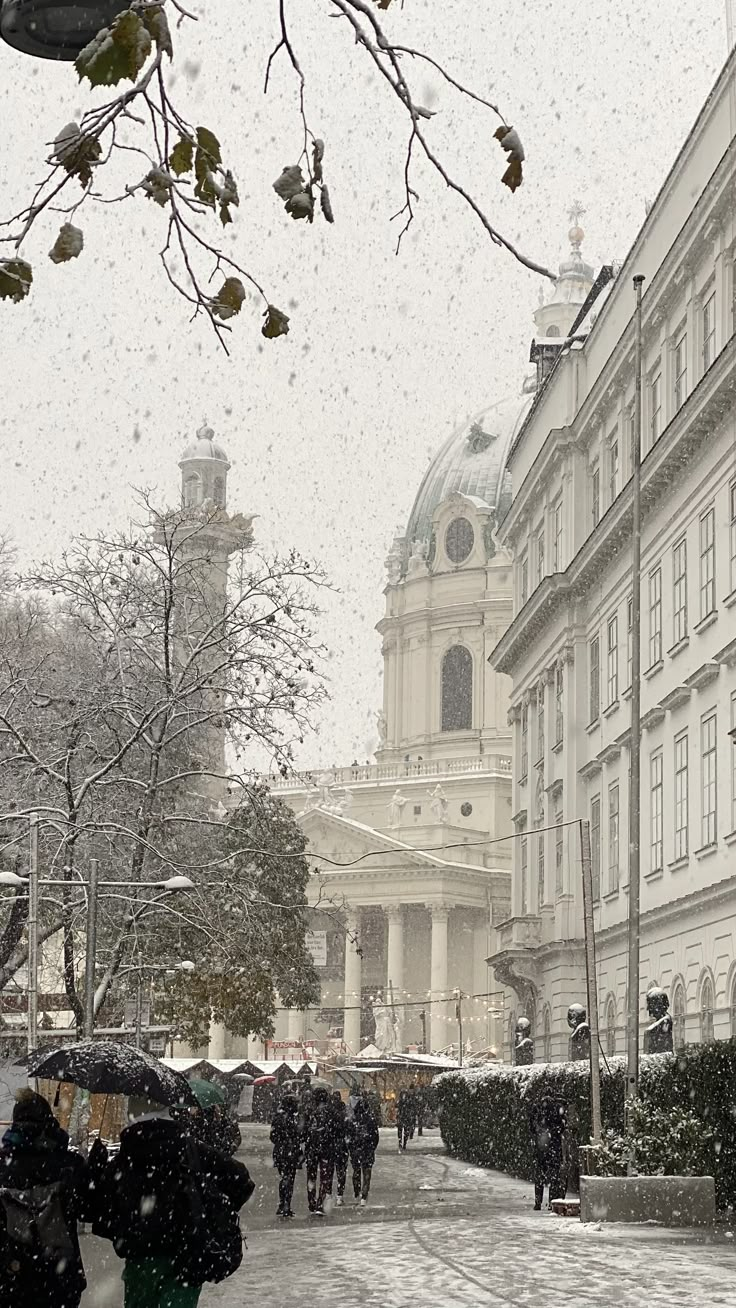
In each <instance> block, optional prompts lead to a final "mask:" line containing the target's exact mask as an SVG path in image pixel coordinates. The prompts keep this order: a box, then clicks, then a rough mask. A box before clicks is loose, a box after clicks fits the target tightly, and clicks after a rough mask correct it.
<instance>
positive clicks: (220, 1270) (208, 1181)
mask: <svg viewBox="0 0 736 1308" xmlns="http://www.w3.org/2000/svg"><path fill="white" fill-rule="evenodd" d="M185 1151H186V1156H187V1163H188V1176H187V1181H186V1185H185V1190H184V1199H185V1203H186V1205H187V1208H188V1217H189V1220H188V1223H187V1224H188V1226H189V1231H188V1236H189V1238H188V1239H187V1241H186V1247H185V1248H184V1249H183V1250H182V1252H181V1254H180V1255H179V1257H178V1258H177V1259H176V1260H175V1261H176V1272H175V1275H176V1278H177V1280H179V1281H182V1282H184V1284H186V1285H204V1284H205V1282H206V1281H209V1282H211V1283H213V1284H215V1285H216V1284H218V1283H219V1282H220V1281H224V1280H226V1279H227V1277H228V1276H232V1274H233V1272H236V1271H237V1270H238V1268H239V1267H240V1264H241V1263H242V1261H243V1244H244V1242H243V1235H242V1232H241V1230H240V1220H239V1218H238V1214H237V1213H236V1212H235V1210H234V1208H233V1206H232V1204H231V1203H230V1202H229V1201H228V1199H227V1198H226V1197H225V1195H224V1194H223V1193H222V1191H221V1190H220V1188H219V1186H218V1185H217V1182H216V1181H214V1180H213V1178H212V1177H210V1176H208V1175H207V1174H206V1173H205V1172H204V1171H203V1168H202V1164H201V1158H200V1154H199V1152H198V1150H197V1148H196V1145H195V1144H194V1142H193V1141H192V1139H191V1138H190V1137H187V1138H186V1140H185Z"/></svg>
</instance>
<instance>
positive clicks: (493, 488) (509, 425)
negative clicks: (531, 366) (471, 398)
mask: <svg viewBox="0 0 736 1308" xmlns="http://www.w3.org/2000/svg"><path fill="white" fill-rule="evenodd" d="M533 399H534V394H533V393H527V394H521V395H519V394H516V395H512V396H507V397H506V398H505V399H503V400H500V401H498V402H497V403H496V404H490V405H488V406H487V407H486V408H484V409H481V410H480V411H479V412H478V413H476V414H475V415H474V416H473V417H471V418H469V419H466V421H465V422H464V423H463V424H462V426H460V427H458V428H457V429H456V430H455V431H454V432H453V433H452V435H451V436H449V437H448V439H447V440H446V441H445V443H444V444H443V445H442V446H440V449H439V450H438V452H437V454H435V456H434V458H433V459H432V462H431V463H430V465H429V467H428V469H427V471H426V473H425V474H424V477H423V478H422V482H421V485H420V487H419V490H418V492H417V497H416V499H415V501H414V507H413V509H412V511H411V514H410V517H409V525H408V527H407V529H406V540H407V542H408V543H409V545H411V544H412V543H413V541H415V540H428V539H429V535H430V532H431V528H432V517H433V515H434V512H435V509H436V508H437V506H438V505H439V504H442V502H443V501H444V500H446V499H447V498H448V496H449V495H452V494H453V493H455V492H457V491H459V492H460V493H461V494H463V495H471V496H473V497H474V498H475V499H479V500H483V501H484V502H485V503H486V504H488V505H489V506H490V507H491V508H493V509H495V510H496V519H497V520H500V519H501V518H502V517H503V515H504V514H505V513H506V511H507V509H508V508H509V506H510V504H511V478H510V477H509V475H508V473H507V472H506V459H507V456H508V453H509V450H510V449H511V446H512V444H513V441H514V438H515V436H516V434H517V432H518V430H519V428H520V426H521V424H522V422H523V421H524V418H525V417H526V415H527V413H528V412H529V408H530V407H531V403H532V400H533Z"/></svg>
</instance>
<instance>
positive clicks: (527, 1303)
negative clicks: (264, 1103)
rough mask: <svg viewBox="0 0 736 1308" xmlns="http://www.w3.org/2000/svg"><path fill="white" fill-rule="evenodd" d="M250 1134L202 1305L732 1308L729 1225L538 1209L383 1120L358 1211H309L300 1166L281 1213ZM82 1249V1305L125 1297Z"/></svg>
mask: <svg viewBox="0 0 736 1308" xmlns="http://www.w3.org/2000/svg"><path fill="white" fill-rule="evenodd" d="M244 1134H245V1142H244V1148H243V1157H244V1159H245V1160H246V1162H247V1163H248V1165H249V1167H250V1168H251V1170H252V1172H253V1176H254V1178H255V1180H256V1182H257V1186H258V1188H257V1191H256V1194H255V1195H254V1196H253V1199H252V1200H251V1202H250V1203H249V1204H248V1206H247V1208H246V1210H245V1216H246V1221H245V1226H246V1228H247V1232H248V1251H247V1253H246V1255H245V1259H244V1262H243V1266H242V1268H241V1270H240V1272H239V1273H238V1274H237V1275H236V1276H234V1277H233V1278H232V1279H231V1280H230V1281H228V1282H226V1283H225V1284H223V1285H220V1286H208V1287H207V1288H206V1289H205V1290H204V1291H203V1294H202V1298H201V1308H242V1305H243V1304H250V1303H253V1304H257V1305H258V1308H286V1306H287V1305H289V1304H291V1303H292V1302H293V1299H294V1296H295V1295H297V1296H299V1301H301V1300H305V1301H306V1302H308V1303H309V1305H310V1308H423V1306H424V1305H426V1306H427V1308H430V1305H431V1308H444V1306H445V1305H448V1306H450V1305H453V1306H454V1305H458V1306H460V1308H483V1306H484V1305H489V1306H491V1308H493V1305H511V1306H513V1308H548V1305H550V1306H551V1305H555V1304H560V1305H564V1306H565V1308H582V1305H586V1308H589V1306H590V1305H595V1306H596V1308H598V1306H600V1308H610V1306H611V1305H613V1304H615V1305H617V1308H631V1306H633V1305H648V1308H673V1306H674V1305H675V1304H676V1305H677V1308H705V1306H706V1305H708V1306H709V1305H715V1304H718V1305H721V1304H726V1305H733V1306H734V1308H736V1250H735V1249H734V1243H735V1242H734V1240H733V1239H732V1236H731V1232H730V1231H728V1232H719V1233H718V1234H717V1235H716V1236H715V1237H711V1238H709V1237H706V1236H702V1235H695V1234H691V1233H685V1234H677V1233H675V1232H668V1231H663V1230H660V1229H657V1228H650V1227H645V1228H636V1229H634V1228H632V1227H614V1226H606V1227H602V1226H596V1227H591V1226H586V1227H582V1226H581V1225H580V1223H579V1222H578V1221H576V1220H573V1219H558V1218H554V1217H551V1216H549V1215H548V1214H547V1213H546V1212H543V1213H535V1212H534V1211H533V1209H532V1208H531V1203H530V1200H531V1195H530V1187H529V1186H528V1185H526V1184H524V1183H522V1182H519V1181H515V1180H513V1179H511V1178H509V1177H506V1176H502V1175H500V1174H499V1173H496V1172H486V1171H483V1170H481V1169H479V1168H475V1167H468V1166H467V1165H466V1164H464V1163H459V1162H457V1161H455V1160H453V1159H448V1158H446V1157H445V1156H444V1153H443V1152H442V1145H441V1141H440V1140H439V1138H438V1136H437V1133H436V1132H431V1133H430V1135H429V1136H428V1137H425V1138H424V1139H423V1140H417V1139H415V1140H414V1141H413V1143H412V1145H411V1146H410V1149H409V1152H408V1153H407V1154H406V1155H399V1154H398V1153H397V1151H396V1137H395V1135H394V1133H393V1132H388V1131H386V1132H382V1138H381V1148H380V1150H379V1154H378V1160H377V1164H376V1170H375V1173H374V1175H375V1183H374V1187H373V1190H372V1193H371V1200H370V1206H369V1207H368V1208H367V1209H365V1210H364V1211H360V1210H356V1209H355V1208H354V1207H353V1205H352V1203H350V1204H349V1206H348V1207H346V1208H344V1209H342V1210H337V1211H335V1212H333V1213H332V1214H331V1215H330V1216H329V1217H326V1218H324V1219H319V1218H310V1217H308V1216H307V1214H306V1194H305V1185H304V1180H303V1177H301V1178H300V1182H299V1189H298V1194H297V1196H296V1202H295V1208H296V1210H297V1218H296V1219H295V1220H294V1221H293V1222H291V1223H289V1224H288V1226H283V1225H282V1224H281V1223H279V1222H278V1221H277V1219H276V1217H275V1210H276V1205H277V1199H276V1185H275V1173H274V1172H273V1169H272V1168H271V1166H270V1151H269V1148H268V1138H267V1131H266V1129H265V1128H263V1127H248V1128H246V1129H245V1133H244ZM87 1249H88V1250H89V1252H88V1254H87V1262H88V1267H89V1273H90V1281H91V1283H94V1289H93V1285H92V1284H91V1288H90V1292H88V1294H87V1296H86V1297H85V1299H84V1301H83V1303H84V1306H85V1308H92V1306H93V1305H94V1308H102V1306H103V1305H104V1308H117V1305H119V1304H120V1303H121V1298H120V1293H119V1289H114V1288H113V1287H112V1286H111V1285H110V1284H108V1285H107V1286H105V1285H104V1281H105V1277H104V1272H103V1267H102V1264H101V1262H100V1260H99V1250H98V1249H94V1250H93V1249H92V1246H91V1243H90V1242H89V1241H88V1242H87ZM118 1266H119V1265H118ZM118 1266H116V1265H114V1264H113V1267H112V1273H113V1275H114V1276H115V1278H116V1279H117V1277H118V1275H119V1272H118Z"/></svg>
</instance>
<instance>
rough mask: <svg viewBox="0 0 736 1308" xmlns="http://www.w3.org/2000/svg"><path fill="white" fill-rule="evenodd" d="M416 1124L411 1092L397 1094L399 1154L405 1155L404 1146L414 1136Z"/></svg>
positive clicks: (415, 1111)
mask: <svg viewBox="0 0 736 1308" xmlns="http://www.w3.org/2000/svg"><path fill="white" fill-rule="evenodd" d="M416 1124H417V1109H416V1103H415V1100H414V1094H413V1092H412V1091H411V1090H401V1091H400V1092H399V1105H398V1111H397V1114H396V1126H397V1130H398V1133H399V1153H406V1146H407V1145H408V1143H409V1141H410V1140H411V1139H412V1137H413V1135H414V1129H415V1127H416Z"/></svg>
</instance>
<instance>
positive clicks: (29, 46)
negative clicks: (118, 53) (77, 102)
mask: <svg viewBox="0 0 736 1308" xmlns="http://www.w3.org/2000/svg"><path fill="white" fill-rule="evenodd" d="M129 7H130V0H0V36H2V38H3V40H4V41H7V43H8V45H12V46H13V48H14V49H15V50H20V51H21V53H22V54H28V55H32V56H34V57H35V58H37V59H65V60H67V61H71V60H73V59H76V57H77V55H78V54H79V53H80V51H81V50H83V49H84V47H85V46H86V45H89V43H90V41H92V40H94V38H95V36H96V35H97V33H98V32H100V31H102V29H103V27H109V26H110V25H111V23H112V21H113V19H114V18H116V17H117V15H118V14H120V13H122V11H123V10H124V9H128V8H129Z"/></svg>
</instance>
